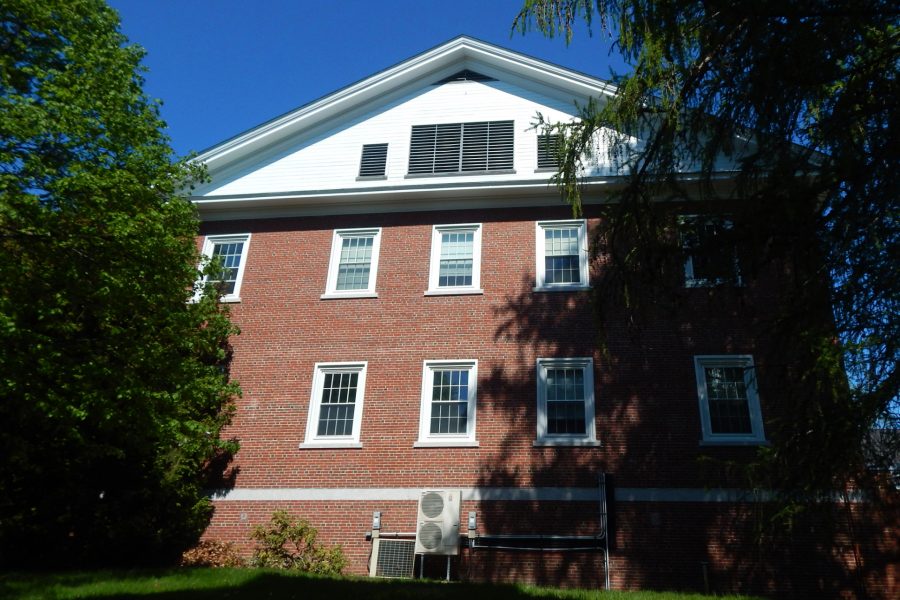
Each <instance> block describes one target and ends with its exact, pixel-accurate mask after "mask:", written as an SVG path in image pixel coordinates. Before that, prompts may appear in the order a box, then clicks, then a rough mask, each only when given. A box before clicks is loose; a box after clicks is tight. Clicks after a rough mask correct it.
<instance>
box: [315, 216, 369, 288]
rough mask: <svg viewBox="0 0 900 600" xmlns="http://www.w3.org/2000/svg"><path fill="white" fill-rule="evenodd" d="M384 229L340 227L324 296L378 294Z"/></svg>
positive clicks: (330, 262) (329, 264)
mask: <svg viewBox="0 0 900 600" xmlns="http://www.w3.org/2000/svg"><path fill="white" fill-rule="evenodd" d="M380 247H381V228H374V229H337V230H335V232H334V237H333V240H332V244H331V260H330V261H329V263H328V279H327V281H326V284H325V293H324V294H323V295H322V298H323V299H325V298H364V297H375V296H377V294H376V293H375V277H376V275H377V272H378V253H379V250H380Z"/></svg>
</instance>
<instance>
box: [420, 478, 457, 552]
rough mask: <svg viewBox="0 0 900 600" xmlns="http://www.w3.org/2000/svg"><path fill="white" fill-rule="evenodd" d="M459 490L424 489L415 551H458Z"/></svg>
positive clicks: (421, 497)
mask: <svg viewBox="0 0 900 600" xmlns="http://www.w3.org/2000/svg"><path fill="white" fill-rule="evenodd" d="M459 495H460V492H459V490H451V491H447V490H426V491H424V492H422V495H421V496H419V515H418V517H417V518H416V554H445V555H449V554H454V555H455V554H459V500H460V498H459Z"/></svg>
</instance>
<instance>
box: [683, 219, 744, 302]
mask: <svg viewBox="0 0 900 600" xmlns="http://www.w3.org/2000/svg"><path fill="white" fill-rule="evenodd" d="M678 223H679V232H680V234H681V246H682V249H683V251H684V284H685V286H687V287H703V286H714V285H721V284H725V283H731V284H737V285H740V283H741V278H740V270H739V268H738V260H737V249H736V246H735V243H734V238H733V236H732V230H733V225H732V223H731V221H729V220H728V219H722V218H713V217H701V216H696V215H692V216H681V217H679V219H678Z"/></svg>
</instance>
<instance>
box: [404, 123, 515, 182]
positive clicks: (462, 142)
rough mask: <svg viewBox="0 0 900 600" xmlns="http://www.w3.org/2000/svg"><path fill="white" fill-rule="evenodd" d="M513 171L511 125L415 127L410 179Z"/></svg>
mask: <svg viewBox="0 0 900 600" xmlns="http://www.w3.org/2000/svg"><path fill="white" fill-rule="evenodd" d="M512 168H513V122H512V121H481V122H477V123H442V124H440V125H413V128H412V139H411V140H410V149H409V174H410V175H420V174H431V173H465V172H472V171H507V170H511V169H512Z"/></svg>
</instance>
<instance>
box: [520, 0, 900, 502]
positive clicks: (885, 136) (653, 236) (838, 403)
mask: <svg viewBox="0 0 900 600" xmlns="http://www.w3.org/2000/svg"><path fill="white" fill-rule="evenodd" d="M898 16H900V10H898V8H897V5H896V3H895V2H889V1H887V0H855V1H853V2H847V1H833V0H797V1H794V2H784V1H782V0H779V1H775V0H771V1H770V0H760V1H756V2H746V1H727V0H722V1H712V2H698V1H692V0H672V1H663V0H596V2H594V1H593V0H526V2H525V5H524V8H523V9H522V10H521V12H520V14H519V15H518V17H517V19H516V22H515V27H518V28H519V30H521V31H522V32H525V31H527V30H529V29H531V28H536V29H537V30H539V31H541V32H542V33H544V34H545V35H548V36H563V37H564V38H565V39H566V40H567V41H568V40H569V39H570V38H571V36H572V35H573V34H574V32H575V31H576V30H577V29H578V27H579V26H583V25H584V24H585V23H586V24H587V28H588V30H589V31H596V30H597V28H598V27H599V29H600V31H601V32H602V33H603V34H605V35H609V36H611V38H612V39H613V41H614V47H615V48H616V49H617V50H619V51H620V52H621V53H622V54H623V56H624V57H625V59H626V60H627V61H628V62H629V64H630V65H631V67H632V70H631V72H630V73H628V74H626V75H624V76H622V77H618V78H616V83H617V84H618V86H619V93H618V95H617V96H616V97H615V98H612V99H610V100H609V101H608V102H607V101H602V100H598V101H596V102H592V103H590V104H589V105H588V106H586V107H583V110H582V115H581V120H580V121H579V122H577V123H569V124H555V123H546V122H543V121H541V122H540V123H539V126H541V127H543V128H545V129H546V130H547V131H548V132H557V133H558V134H560V136H561V139H562V143H561V150H560V160H561V168H560V171H559V173H558V174H557V177H556V181H557V183H558V185H559V187H560V189H561V190H562V192H563V194H564V196H565V198H566V199H567V200H568V201H569V202H570V203H571V204H572V205H573V208H574V210H575V211H576V213H577V212H580V210H581V201H582V192H583V190H582V187H581V182H582V180H581V179H580V178H581V176H582V175H583V173H584V170H583V165H582V160H583V157H584V156H585V155H586V154H590V152H591V150H592V148H594V147H595V146H594V144H595V140H596V139H597V136H598V135H600V134H603V135H604V136H605V137H606V138H607V142H608V143H609V145H610V148H611V153H612V155H613V156H616V157H619V159H620V164H621V165H622V166H623V169H624V171H625V172H626V173H627V179H626V182H625V188H624V191H622V192H621V193H620V194H619V195H618V200H619V201H618V202H617V203H616V204H615V205H614V206H612V207H610V208H608V209H606V212H607V214H608V216H609V217H610V218H608V219H605V220H604V223H603V226H602V232H601V236H600V240H599V242H600V243H599V244H598V246H597V249H598V251H599V252H600V253H602V254H604V255H605V257H606V260H607V261H608V264H609V268H608V269H605V272H606V274H605V275H604V276H605V277H606V278H607V279H608V281H607V282H606V285H605V287H606V288H607V289H608V290H612V291H613V294H614V295H615V296H616V298H615V300H616V301H618V302H619V303H620V305H621V303H623V302H624V303H626V304H630V305H631V308H636V306H635V304H636V303H639V301H640V299H641V298H647V297H653V298H659V297H661V295H659V294H657V295H648V294H642V293H636V290H635V288H636V286H642V285H643V286H648V285H651V286H652V285H658V284H659V282H665V281H671V278H667V274H666V270H667V269H673V268H680V264H681V263H679V261H678V260H677V258H678V257H677V255H678V253H679V252H680V251H681V249H680V248H679V247H678V246H679V244H678V241H677V236H673V235H672V232H671V223H672V219H671V214H668V215H667V214H666V213H665V212H664V211H662V210H660V208H659V207H660V204H659V203H658V202H656V201H657V200H659V199H676V200H677V199H688V198H690V199H692V200H693V201H694V202H695V203H697V202H699V203H700V204H701V206H702V205H703V203H704V202H705V203H708V204H707V207H708V208H710V209H711V210H713V211H715V210H718V211H720V212H727V213H728V214H730V215H733V216H734V222H735V225H734V231H733V233H732V236H733V237H734V239H735V240H736V241H739V242H740V243H741V244H742V245H744V246H745V247H748V248H751V249H752V252H751V253H750V255H751V256H750V259H749V261H748V262H749V263H751V265H750V267H749V268H748V267H744V266H743V265H742V276H747V277H750V278H752V277H754V276H755V275H758V274H759V273H760V272H762V271H763V270H764V269H765V266H766V265H767V264H768V265H769V266H771V265H781V268H782V277H781V279H780V280H779V286H780V292H781V293H780V294H779V296H780V297H779V300H778V304H773V307H772V308H773V311H775V313H776V320H775V321H774V322H773V323H772V329H773V337H774V339H776V340H777V343H776V345H778V346H780V348H781V353H780V357H779V358H777V359H773V360H772V362H773V363H774V362H780V363H781V366H782V367H783V372H784V377H783V385H784V387H783V389H782V390H781V393H780V394H779V400H778V402H779V403H783V404H785V405H787V407H788V408H785V409H782V412H783V414H781V415H780V416H777V415H776V416H773V418H772V420H771V422H770V423H769V426H770V428H771V430H772V431H769V430H767V433H770V437H771V438H772V440H773V446H772V447H771V448H767V449H763V450H762V452H761V455H760V456H761V459H762V463H763V464H764V465H765V466H766V467H767V468H766V469H765V472H766V473H767V478H766V479H765V480H764V481H758V482H757V483H759V484H761V485H775V486H780V487H782V488H784V489H793V490H796V491H799V492H801V494H803V495H805V497H809V494H810V493H812V492H816V491H821V490H823V489H833V487H834V485H835V484H836V483H837V481H843V478H844V477H846V476H847V475H848V474H850V473H853V472H857V470H858V467H859V465H860V462H861V461H862V460H864V457H863V456H862V451H861V448H863V447H864V445H865V442H866V439H867V435H868V431H869V429H870V428H871V427H872V426H873V425H876V426H881V427H884V428H887V429H891V428H893V429H897V428H898V426H900V422H898V417H900V414H898V413H900V410H898V409H900V407H898V392H900V370H898V364H900V348H898V344H900V279H898V264H900V263H898V259H900V247H898V241H900V200H898V198H900V189H898V188H900V185H898V181H900V178H898V173H897V171H898V165H900V161H898V149H900V144H898V143H897V140H898V139H900V136H898V132H897V121H898V118H900V111H898V110H897V109H898V104H897V102H898V100H897V99H898V98H900V86H898V81H897V73H898V66H900V43H898V42H900V20H898ZM610 131H615V132H619V134H616V133H609V132H610ZM626 134H632V135H634V134H636V135H637V137H638V138H640V139H641V140H643V142H644V143H643V144H642V145H640V146H635V145H634V144H633V143H632V141H631V139H630V138H629V137H627V135H626ZM723 157H725V158H727V159H728V160H729V161H730V162H731V163H732V164H733V165H734V169H735V171H734V173H733V175H734V176H733V179H732V181H731V182H730V183H731V185H729V186H725V185H721V184H717V181H721V164H722V163H721V162H720V160H721V159H722V158H723ZM717 202H718V204H716V203H717ZM654 207H655V208H654ZM667 227H668V228H669V229H667ZM673 240H674V241H673ZM673 257H674V258H673ZM669 258H671V259H672V260H668V259H669ZM662 295H665V294H662ZM606 300H611V299H610V298H606ZM601 304H602V303H601ZM845 374H846V375H849V377H846V376H845ZM848 381H849V385H848V384H847V382H848ZM882 448H883V449H886V450H887V452H886V454H887V455H888V456H887V457H886V458H887V459H888V460H890V455H891V454H894V456H896V454H895V453H896V446H895V447H894V448H893V449H891V448H885V447H884V446H882ZM868 459H869V460H871V457H868Z"/></svg>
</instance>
